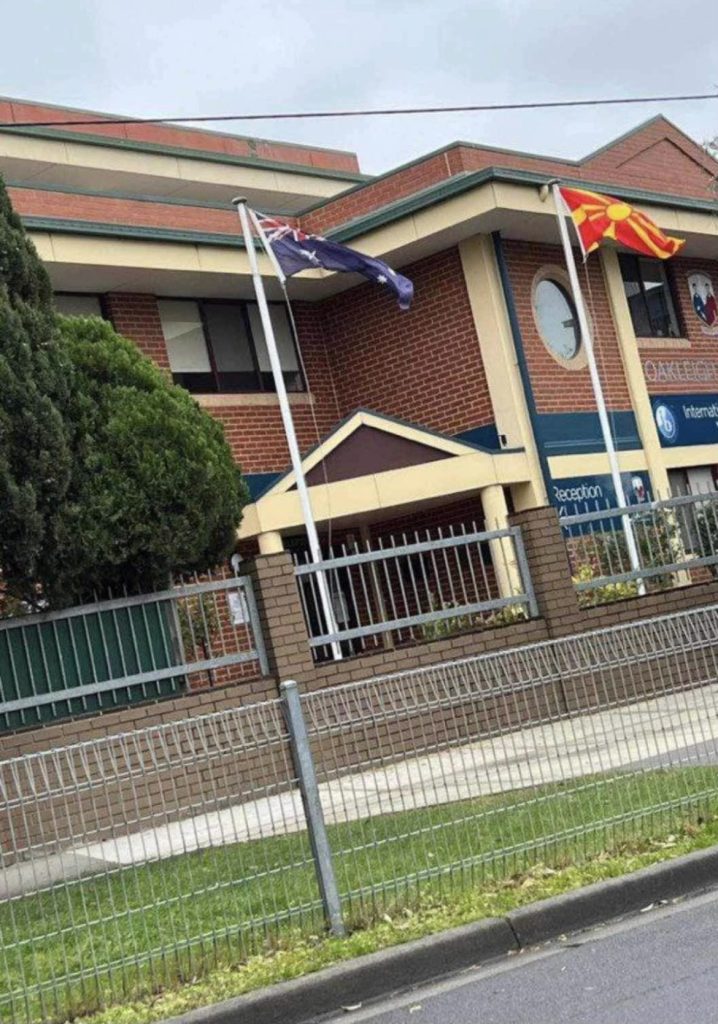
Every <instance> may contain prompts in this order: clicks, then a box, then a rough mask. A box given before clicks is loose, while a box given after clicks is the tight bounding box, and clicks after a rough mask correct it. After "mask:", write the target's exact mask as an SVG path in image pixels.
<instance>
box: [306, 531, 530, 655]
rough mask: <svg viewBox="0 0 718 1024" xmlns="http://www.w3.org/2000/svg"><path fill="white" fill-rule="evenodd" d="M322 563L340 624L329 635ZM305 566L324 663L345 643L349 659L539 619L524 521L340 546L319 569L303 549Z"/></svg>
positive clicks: (313, 635)
mask: <svg viewBox="0 0 718 1024" xmlns="http://www.w3.org/2000/svg"><path fill="white" fill-rule="evenodd" d="M319 569H321V571H322V572H324V573H325V575H326V577H327V579H328V581H329V589H330V594H331V599H332V604H333V609H334V618H335V621H336V623H337V626H338V629H337V632H336V633H331V632H328V631H327V628H326V623H325V622H324V618H323V615H322V614H321V604H320V602H319V598H318V592H317V582H316V576H317V572H318V571H319ZM295 572H296V575H297V582H298V585H299V592H300V597H301V601H302V607H303V609H304V616H305V620H306V623H307V628H308V632H309V636H310V640H309V642H310V645H311V647H312V650H313V652H314V656H315V658H316V659H317V660H323V659H326V658H328V657H329V656H330V644H331V643H333V642H338V643H339V644H340V645H341V649H342V653H343V654H344V655H345V656H350V655H353V654H361V653H365V652H366V651H371V650H376V649H379V648H387V647H398V646H403V645H407V644H415V643H420V642H422V641H427V640H437V639H442V638H443V637H447V636H451V635H453V634H455V633H459V632H462V631H465V630H470V629H477V628H487V627H490V626H496V625H505V624H509V623H512V622H517V621H520V620H522V619H526V618H530V617H534V616H535V615H537V614H538V613H537V608H536V599H535V596H534V592H533V586H532V583H531V576H530V573H529V569H528V562H527V559H526V553H525V549H524V544H523V538H522V536H521V530H520V528H519V527H517V526H513V527H507V528H505V529H497V530H479V529H477V526H476V523H471V524H470V525H468V526H467V524H461V525H459V526H456V527H454V526H450V527H448V528H446V529H442V528H437V529H436V530H434V531H433V532H432V531H430V530H425V531H421V532H420V531H418V530H416V531H413V533H411V534H409V533H402V534H391V535H389V536H388V537H379V538H376V539H374V540H366V541H364V542H360V541H358V540H356V539H353V540H345V541H343V542H340V543H338V544H332V545H330V546H329V547H328V548H327V550H326V554H325V558H324V560H323V562H322V564H321V567H318V566H317V565H316V564H314V563H313V562H312V561H311V559H310V558H309V556H308V555H307V554H306V553H305V554H304V555H303V556H302V555H295Z"/></svg>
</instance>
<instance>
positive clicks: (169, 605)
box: [0, 574, 267, 732]
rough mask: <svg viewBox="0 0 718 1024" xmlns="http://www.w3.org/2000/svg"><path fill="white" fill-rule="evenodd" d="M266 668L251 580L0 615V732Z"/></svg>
mask: <svg viewBox="0 0 718 1024" xmlns="http://www.w3.org/2000/svg"><path fill="white" fill-rule="evenodd" d="M242 671H249V672H254V673H255V674H256V673H257V672H262V674H266V673H267V660H266V655H265V650H264V644H263V639H262V631H261V627H260V624H259V619H258V615H257V608H256V604H255V600H254V593H253V590H252V581H251V579H250V578H249V577H246V576H230V577H228V578H224V577H221V576H220V577H217V576H212V575H211V574H209V575H207V576H205V577H204V578H203V579H202V580H201V581H200V580H199V579H197V578H196V577H194V578H193V579H191V580H184V581H182V582H181V583H178V584H177V585H176V586H174V587H172V588H171V589H169V590H165V591H162V592H158V593H152V594H139V595H130V594H123V595H122V596H121V597H116V598H110V599H108V600H105V601H96V602H94V603H92V604H85V605H81V606H76V607H74V608H67V609H64V610H62V611H54V612H38V613H36V614H33V615H27V616H22V617H18V618H10V619H0V732H2V731H7V730H10V729H16V728H20V727H22V726H27V725H37V724H40V723H43V722H47V721H55V720H57V719H61V718H65V717H68V716H70V715H76V714H82V713H86V712H93V711H102V710H106V709H109V708H115V707H121V706H123V705H126V704H129V703H132V702H134V701H138V700H150V699H156V698H159V697H167V696H172V695H174V694H176V693H178V692H181V691H183V690H184V689H186V688H187V687H191V686H193V685H206V684H212V683H214V682H217V681H225V680H226V679H228V678H231V677H232V675H233V674H236V673H237V672H242Z"/></svg>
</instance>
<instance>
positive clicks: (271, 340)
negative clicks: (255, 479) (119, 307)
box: [233, 198, 342, 661]
mask: <svg viewBox="0 0 718 1024" xmlns="http://www.w3.org/2000/svg"><path fill="white" fill-rule="evenodd" d="M233 202H234V204H235V206H236V207H237V214H238V215H239V222H240V224H241V226H242V234H243V235H244V244H245V247H246V249H247V256H248V258H249V267H250V271H251V274H252V283H253V285H254V292H255V295H256V297H257V305H258V307H259V316H260V319H261V321H262V328H263V330H264V339H265V342H266V345H267V354H268V355H269V365H270V366H271V369H272V377H273V378H274V386H275V388H276V390H277V398H278V399H279V409H280V412H281V414H282V423H283V425H284V433H285V436H286V438H287V447H288V448H289V457H290V460H291V463H292V470H293V472H294V479H295V482H296V485H297V494H298V496H299V504H300V505H301V509H302V518H303V519H304V528H305V530H306V534H307V540H308V542H309V553H310V555H311V559H312V562H313V563H314V564H315V565H317V566H321V564H322V561H323V559H322V549H321V547H320V545H319V536H318V534H317V527H316V523H315V522H314V514H313V512H312V503H311V499H310V497H309V489H308V487H307V481H306V479H305V477H304V470H303V469H302V456H301V453H300V451H299V444H298V443H297V435H296V431H295V429H294V420H293V419H292V411H291V408H290V405H289V398H288V397H287V389H286V387H285V384H284V374H283V373H282V365H281V362H280V359H279V352H278V350H277V342H276V339H275V337H274V328H273V326H272V319H271V317H270V315H269V306H268V305H267V297H266V295H265V294H264V282H263V281H262V275H261V274H260V273H259V267H258V264H257V253H256V252H255V249H254V238H253V236H252V229H251V227H250V215H249V212H248V207H247V201H246V199H243V198H237V199H234V200H233ZM262 241H263V244H265V245H266V241H265V240H264V239H262ZM316 579H317V589H318V591H319V602H320V604H321V606H322V612H323V613H324V620H325V623H326V628H327V633H330V634H332V633H336V632H337V624H336V619H335V616H334V608H333V607H332V602H331V595H330V591H329V586H328V583H327V578H326V575H325V573H324V572H322V571H319V572H317V574H316ZM331 650H332V655H333V657H334V659H335V660H336V661H340V660H341V658H342V652H341V646H340V644H339V643H338V642H337V641H334V642H333V643H332V644H331Z"/></svg>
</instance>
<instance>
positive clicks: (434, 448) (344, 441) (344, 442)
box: [255, 409, 496, 500]
mask: <svg viewBox="0 0 718 1024" xmlns="http://www.w3.org/2000/svg"><path fill="white" fill-rule="evenodd" d="M379 435H383V437H384V438H386V439H387V440H388V441H389V444H388V445H387V446H386V447H385V449H384V450H383V451H382V449H381V447H380V444H378V442H379V441H380V437H379ZM357 442H358V443H357ZM359 445H365V446H366V449H365V451H363V452H362V453H361V454H360V449H359ZM477 451H480V452H487V453H488V452H489V449H487V448H483V447H481V446H480V445H476V444H471V443H470V442H468V441H458V440H456V438H453V437H448V436H447V435H445V434H439V433H436V432H434V431H432V430H428V429H427V428H426V427H420V426H417V425H416V424H413V423H409V422H407V421H405V420H400V419H395V418H393V417H391V416H385V415H383V414H382V413H377V412H373V411H372V410H370V409H357V410H356V411H355V412H353V413H352V414H351V415H350V416H348V417H347V418H346V419H344V420H342V421H341V422H340V423H338V424H337V426H336V427H335V428H334V429H333V430H332V431H331V433H329V434H328V435H327V436H326V437H325V438H324V439H323V440H322V441H321V442H320V443H319V444H318V445H316V446H315V447H314V448H312V449H310V451H308V452H307V454H306V455H304V456H303V458H302V468H303V470H304V473H305V476H306V478H307V482H308V483H309V484H310V485H312V484H315V485H316V484H320V485H321V484H322V483H324V482H327V483H337V482H339V481H340V480H347V479H352V478H354V477H359V476H364V475H368V474H372V473H382V472H387V471H388V470H391V469H399V468H405V467H406V466H410V465H419V464H423V463H426V462H434V461H438V460H440V459H446V458H450V457H452V456H455V455H470V454H474V453H476V452H477ZM490 454H496V453H495V452H491V453H490ZM350 460H351V463H350ZM322 467H324V469H326V470H327V478H326V480H325V477H324V472H323V469H322ZM352 467H353V468H352ZM354 470H356V471H354ZM330 471H333V472H330ZM295 487H296V479H295V476H294V472H293V471H292V470H287V472H285V473H284V474H283V475H282V476H280V477H279V479H278V480H275V481H273V482H272V483H271V485H270V486H269V487H268V488H267V489H266V490H265V491H264V492H263V493H262V494H261V495H258V496H257V498H256V499H255V500H261V498H264V497H267V496H269V495H276V494H284V493H286V492H287V491H291V490H293V489H294V488H295Z"/></svg>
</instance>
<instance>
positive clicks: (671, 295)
mask: <svg viewBox="0 0 718 1024" xmlns="http://www.w3.org/2000/svg"><path fill="white" fill-rule="evenodd" d="M628 260H631V261H632V263H633V265H634V267H635V273H634V275H633V277H632V278H631V280H632V281H636V282H637V283H638V286H639V289H640V291H639V294H640V296H641V299H642V302H643V312H644V314H645V317H646V322H647V323H648V325H649V327H650V328H651V333H650V334H639V333H638V332H637V330H636V324H635V323H634V320H633V313H632V311H631V303H630V300H629V297H628V295H626V304H627V305H628V315H629V316H630V318H631V327H632V328H633V333H634V335H635V337H636V338H637V339H639V340H640V339H645V338H649V339H651V338H652V339H657V340H659V341H675V340H680V339H681V338H685V336H686V334H685V325H684V323H683V318H682V316H681V307H680V303H679V302H678V301H677V299H676V288H675V282H674V279H673V274H672V272H671V268H670V267H667V266H666V262H665V261H664V260H659V259H656V258H654V257H652V256H644V255H642V254H638V253H633V252H619V253H618V266H619V269H620V272H621V283H622V284H623V290H624V295H625V294H626V278H625V277H624V274H623V268H624V265H625V263H626V261H628ZM641 260H651V261H652V262H653V263H655V264H656V266H657V267H658V269H659V270H660V272H661V273H662V275H663V279H664V281H665V284H666V294H667V295H668V299H669V301H670V310H669V312H670V313H672V314H673V319H674V321H675V325H676V331H677V334H675V335H673V334H658V333H657V332H656V331H655V330H654V327H655V324H654V323H653V320H652V317H651V309H650V305H649V303H648V297H647V295H648V293H647V291H646V285H645V281H644V279H643V272H642V270H641Z"/></svg>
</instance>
